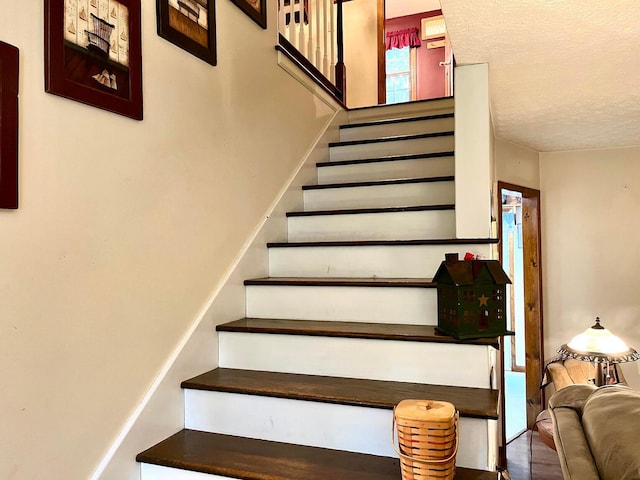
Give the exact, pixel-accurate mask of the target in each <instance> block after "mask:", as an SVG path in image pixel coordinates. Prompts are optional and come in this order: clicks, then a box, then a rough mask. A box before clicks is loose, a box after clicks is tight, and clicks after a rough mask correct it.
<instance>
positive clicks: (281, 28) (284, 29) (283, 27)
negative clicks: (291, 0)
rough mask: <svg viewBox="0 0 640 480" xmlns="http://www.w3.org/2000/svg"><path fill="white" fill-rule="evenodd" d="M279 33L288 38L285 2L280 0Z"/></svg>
mask: <svg viewBox="0 0 640 480" xmlns="http://www.w3.org/2000/svg"><path fill="white" fill-rule="evenodd" d="M278 32H279V33H280V34H282V36H283V37H286V36H287V24H286V23H285V12H284V0H278Z"/></svg>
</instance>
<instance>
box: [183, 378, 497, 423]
mask: <svg viewBox="0 0 640 480" xmlns="http://www.w3.org/2000/svg"><path fill="white" fill-rule="evenodd" d="M182 388H190V389H196V390H208V391H218V392H232V393H241V394H246V395H260V396H267V397H277V398H288V399H295V400H306V401H315V402H324V403H336V404H341V405H355V406H361V407H372V408H382V409H389V410H392V409H393V407H394V406H395V405H397V404H398V403H400V402H401V401H402V400H404V399H407V398H415V399H427V400H439V401H444V402H450V403H452V404H454V405H455V406H456V408H457V409H458V410H459V411H460V415H461V416H463V417H472V418H489V419H494V420H495V419H497V418H498V392H497V390H490V389H485V388H471V387H451V386H447V385H428V384H422V383H409V382H392V381H382V380H365V379H357V378H343V377H327V376H317V375H302V374H293V373H277V372H263V371H256V370H237V369H227V368H217V369H215V370H211V371H209V372H207V373H204V374H202V375H198V376H197V377H194V378H192V379H190V380H186V381H184V382H182Z"/></svg>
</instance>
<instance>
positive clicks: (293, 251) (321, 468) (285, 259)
mask: <svg viewBox="0 0 640 480" xmlns="http://www.w3.org/2000/svg"><path fill="white" fill-rule="evenodd" d="M453 125H454V118H453V99H439V100H435V101H430V102H421V103H415V104H407V105H396V106H388V107H376V108H368V109H359V110H355V111H351V112H349V124H347V125H343V126H342V127H341V128H340V135H341V139H340V141H339V142H337V143H332V144H330V158H329V159H328V161H327V162H323V163H319V164H318V165H317V171H318V182H317V183H318V184H317V185H311V186H307V187H303V191H304V211H297V212H289V213H288V214H287V221H288V242H287V243H271V244H268V249H269V275H270V276H269V277H268V278H259V279H251V280H246V281H245V285H246V316H247V318H243V319H240V320H237V321H234V322H231V323H227V324H223V325H219V326H218V327H217V330H218V335H219V365H220V367H219V368H217V369H215V370H212V371H210V372H207V373H204V374H202V375H200V376H198V377H195V378H192V379H190V380H186V381H185V382H183V383H182V387H183V389H184V395H185V429H184V430H182V431H180V432H178V433H176V434H175V435H174V436H172V437H170V438H168V439H166V440H164V441H162V442H160V443H159V444H157V445H155V446H153V447H151V448H150V449H148V450H146V451H145V452H142V453H140V454H139V455H138V457H137V460H138V461H139V462H141V463H142V467H141V471H142V479H143V480H168V479H171V480H214V479H227V478H236V479H269V480H298V479H300V480H302V479H304V480H316V479H317V480H347V479H349V480H352V479H359V480H391V479H395V480H398V479H400V478H401V476H400V469H399V461H398V459H397V458H396V455H395V453H394V451H393V449H392V446H391V439H390V437H391V422H392V409H393V406H394V405H396V404H397V403H398V402H400V401H401V400H403V399H405V398H426V399H436V400H446V401H450V402H452V403H454V404H455V405H456V407H457V408H458V410H459V411H460V415H461V420H460V448H459V452H458V456H457V466H458V468H457V474H456V479H458V480H465V479H468V480H471V479H475V480H489V479H494V480H495V479H496V478H497V474H496V473H490V472H489V471H492V470H494V468H495V462H496V458H497V435H498V433H497V432H498V426H497V423H498V422H497V418H498V392H497V391H496V390H494V389H492V386H493V385H494V384H495V380H494V379H493V375H494V369H495V359H496V350H497V347H498V344H497V339H496V338H489V339H480V340H473V341H465V342H461V341H457V340H455V339H453V338H451V337H446V336H442V335H437V334H436V333H435V332H434V325H435V324H436V323H437V321H436V290H435V285H434V283H433V282H432V281H431V277H432V276H433V274H434V273H435V271H436V270H437V268H438V265H439V264H440V262H441V261H442V260H443V259H444V254H445V253H447V252H459V253H461V254H464V253H465V252H467V251H471V252H474V253H477V254H482V255H484V256H486V257H488V256H489V254H490V248H491V243H493V242H492V241H491V240H490V239H457V238H456V232H455V210H454V203H455V191H454V177H453V175H454V156H453V149H454V137H453Z"/></svg>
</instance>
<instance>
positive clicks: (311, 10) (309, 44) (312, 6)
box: [306, 0, 316, 63]
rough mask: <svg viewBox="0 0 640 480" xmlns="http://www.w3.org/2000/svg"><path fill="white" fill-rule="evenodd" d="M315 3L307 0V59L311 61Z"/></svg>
mask: <svg viewBox="0 0 640 480" xmlns="http://www.w3.org/2000/svg"><path fill="white" fill-rule="evenodd" d="M315 8H316V5H315V2H313V1H312V0H309V12H308V19H309V23H308V25H307V30H309V32H308V34H309V36H308V38H307V55H306V57H307V59H308V60H309V61H310V62H311V63H313V18H314V15H315V14H316V11H315Z"/></svg>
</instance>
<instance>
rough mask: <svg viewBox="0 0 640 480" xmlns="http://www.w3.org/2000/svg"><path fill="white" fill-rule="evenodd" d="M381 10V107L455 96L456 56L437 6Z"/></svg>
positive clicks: (434, 2) (394, 5)
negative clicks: (454, 64)
mask: <svg viewBox="0 0 640 480" xmlns="http://www.w3.org/2000/svg"><path fill="white" fill-rule="evenodd" d="M377 5H378V28H377V30H378V103H379V104H388V103H401V102H408V101H415V100H418V101H419V100H427V99H432V98H442V97H447V96H452V95H453V54H452V51H451V47H450V42H449V37H448V35H447V32H446V25H445V23H444V17H443V16H442V10H441V9H440V2H439V0H424V1H422V2H393V1H392V0H387V1H385V0H377ZM410 31H415V33H408V32H410ZM390 45H393V47H391V46H390Z"/></svg>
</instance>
